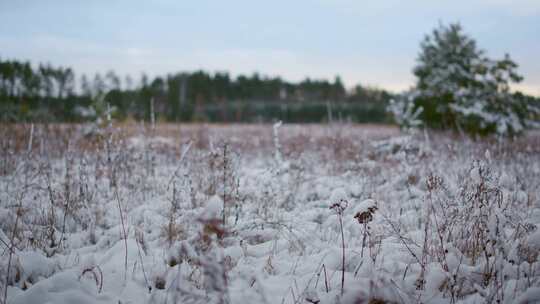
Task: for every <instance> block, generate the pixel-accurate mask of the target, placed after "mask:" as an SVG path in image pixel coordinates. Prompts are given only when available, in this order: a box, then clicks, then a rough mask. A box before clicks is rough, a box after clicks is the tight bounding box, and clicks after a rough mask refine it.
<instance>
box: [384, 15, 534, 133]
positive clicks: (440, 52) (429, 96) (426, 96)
mask: <svg viewBox="0 0 540 304" xmlns="http://www.w3.org/2000/svg"><path fill="white" fill-rule="evenodd" d="M417 61H418V64H417V66H416V67H415V68H414V75H415V76H416V77H417V83H416V88H415V89H414V98H413V100H412V101H411V100H407V99H406V98H405V99H404V100H402V101H401V103H398V104H394V105H391V110H392V112H397V115H396V114H394V115H395V117H396V120H397V122H398V123H400V124H404V125H406V122H407V121H408V120H406V119H405V120H404V119H403V117H405V118H407V115H405V116H404V115H402V114H401V113H405V114H409V116H410V115H411V114H414V113H417V111H418V109H422V110H421V111H422V113H421V115H420V116H419V118H421V120H422V121H423V122H424V124H425V125H426V126H428V127H433V128H439V129H445V128H451V129H455V130H460V131H465V132H468V133H471V134H481V135H486V134H491V133H496V134H500V135H514V134H518V133H521V132H522V131H523V130H524V129H525V128H527V127H530V126H531V124H532V121H531V117H529V116H530V115H529V114H528V113H527V112H528V110H527V109H528V108H529V107H533V106H534V107H535V108H538V103H536V104H533V103H531V102H530V100H528V99H527V98H522V97H521V96H522V95H520V94H515V93H512V92H510V84H511V83H515V82H519V81H521V80H522V77H521V76H520V75H519V74H517V72H516V69H517V64H516V63H515V62H514V61H512V60H511V59H510V57H509V56H508V55H505V57H504V58H503V59H502V60H492V59H490V58H488V57H487V56H486V55H485V54H484V51H482V50H480V49H479V48H477V46H476V41H475V40H474V39H472V38H470V37H468V36H467V35H465V34H464V33H463V32H462V29H461V26H460V25H459V24H451V25H449V26H444V25H440V26H439V28H436V29H435V30H434V31H433V33H432V34H431V35H428V36H426V38H425V39H424V41H423V42H422V43H421V52H420V55H419V57H418V59H417ZM408 94H410V93H408ZM411 102H412V104H413V105H411ZM399 109H402V110H401V111H398V110H399ZM414 118H416V117H414Z"/></svg>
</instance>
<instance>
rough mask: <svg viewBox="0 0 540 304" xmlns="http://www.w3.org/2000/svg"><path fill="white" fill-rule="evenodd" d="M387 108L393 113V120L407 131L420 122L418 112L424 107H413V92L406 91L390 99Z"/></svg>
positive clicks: (420, 112) (417, 125)
mask: <svg viewBox="0 0 540 304" xmlns="http://www.w3.org/2000/svg"><path fill="white" fill-rule="evenodd" d="M387 110H388V111H389V112H390V113H391V114H392V115H393V117H394V121H395V122H396V123H397V124H398V125H399V127H400V128H401V129H402V130H405V131H408V130H410V129H413V128H417V127H419V126H420V125H421V124H422V120H420V114H422V111H423V110H424V109H423V108H422V107H415V105H414V92H406V93H403V94H401V95H398V96H397V98H395V99H392V100H390V104H389V105H388V109H387Z"/></svg>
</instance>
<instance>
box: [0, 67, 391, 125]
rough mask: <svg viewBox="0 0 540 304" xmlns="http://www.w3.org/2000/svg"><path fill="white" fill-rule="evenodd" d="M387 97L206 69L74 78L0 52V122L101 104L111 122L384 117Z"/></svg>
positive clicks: (92, 114)
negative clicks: (152, 117)
mask: <svg viewBox="0 0 540 304" xmlns="http://www.w3.org/2000/svg"><path fill="white" fill-rule="evenodd" d="M392 97H393V94H392V93H390V92H388V91H386V90H384V89H379V88H374V87H368V86H362V85H357V86H355V87H354V88H353V89H352V90H347V89H346V88H345V87H344V85H343V83H342V81H341V79H340V77H339V76H336V77H335V79H334V80H333V81H329V80H324V79H310V78H306V79H305V80H303V81H300V82H297V83H293V82H289V81H286V80H283V79H282V78H280V77H268V76H263V75H260V74H258V73H254V74H252V75H247V76H246V75H239V76H237V77H232V76H231V75H230V74H229V73H227V72H215V73H210V72H206V71H194V72H179V73H175V74H168V75H166V76H157V77H154V78H150V77H149V76H147V75H146V74H144V73H143V74H142V75H141V76H140V77H139V79H134V78H132V76H130V75H128V76H119V75H117V74H116V73H115V72H114V71H112V70H111V71H109V72H107V73H106V74H100V73H97V74H95V75H93V76H88V75H85V74H82V75H80V76H77V74H76V73H75V71H74V70H73V69H72V68H69V67H55V66H52V65H50V64H43V63H40V64H38V65H37V66H35V65H33V64H32V63H30V62H28V61H20V60H6V59H2V58H0V121H2V122H84V121H88V120H93V119H95V118H96V117H99V116H100V115H102V113H103V112H105V111H106V109H107V107H109V106H110V107H111V109H112V111H111V112H112V115H113V116H114V118H115V119H118V120H127V119H134V120H149V119H150V113H151V112H152V110H153V112H154V113H155V115H156V119H158V120H161V121H170V122H199V121H205V122H271V121H275V120H282V121H284V122H323V121H329V120H330V121H332V120H335V121H348V122H388V121H389V119H390V118H389V116H388V115H387V113H386V107H387V105H388V103H389V101H390V100H391V99H392ZM152 108H153V109H152Z"/></svg>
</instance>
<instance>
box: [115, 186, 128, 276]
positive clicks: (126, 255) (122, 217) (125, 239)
mask: <svg viewBox="0 0 540 304" xmlns="http://www.w3.org/2000/svg"><path fill="white" fill-rule="evenodd" d="M114 194H115V196H116V202H117V203H118V211H119V212H120V222H121V224H122V232H123V233H124V247H125V255H124V284H125V283H126V281H127V269H128V244H127V233H126V225H125V224H124V214H123V212H122V204H121V203H120V196H119V195H118V189H115V191H114Z"/></svg>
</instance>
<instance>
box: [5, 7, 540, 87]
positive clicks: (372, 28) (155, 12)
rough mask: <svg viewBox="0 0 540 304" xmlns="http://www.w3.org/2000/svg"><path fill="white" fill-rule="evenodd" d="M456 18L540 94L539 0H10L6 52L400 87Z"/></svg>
mask: <svg viewBox="0 0 540 304" xmlns="http://www.w3.org/2000/svg"><path fill="white" fill-rule="evenodd" d="M363 2H365V3H363ZM457 21H459V22H460V23H461V24H462V25H463V27H464V29H465V31H466V32H467V33H468V34H470V35H471V36H472V37H473V38H475V39H476V40H477V41H478V45H479V46H480V47H481V48H482V49H484V50H486V51H487V54H488V55H489V56H490V57H494V58H497V57H501V56H503V54H504V53H506V52H507V53H509V54H510V55H511V57H512V58H513V59H514V60H515V61H516V62H517V63H518V64H519V66H520V68H519V71H520V72H521V74H522V75H524V76H525V81H524V82H523V83H522V84H521V85H520V86H519V89H521V90H524V91H526V92H528V93H530V94H535V95H539V96H540V1H539V0H514V1H503V0H492V1H487V0H486V1H479V0H467V1H463V0H453V1H430V0H423V1H420V0H416V1H411V0H408V1H400V0H395V1H394V0H390V1H359V0H335V1H330V0H318V1H307V0H297V1H291V0H289V1H279V0H270V1H256V0H247V1H234V0H226V1H219V0H216V1H206V0H202V1H201V0H198V1H182V0H178V1H172V0H171V1H164V0H161V1H135V0H121V1H120V0H119V1H114V0H96V1H90V0H89V1H82V0H81V1H75V0H66V1H38V0H35V1H31V0H26V1H8V0H0V57H2V58H3V59H6V58H16V59H24V60H31V61H32V62H33V63H37V62H50V63H52V64H53V65H65V66H71V67H73V68H74V69H75V71H76V72H77V73H78V74H81V73H94V72H102V73H104V72H106V71H107V70H110V69H114V70H115V71H116V72H117V73H119V74H128V73H129V74H131V75H132V76H134V77H137V78H138V77H139V76H140V74H141V72H143V71H145V72H147V73H148V74H149V75H158V74H161V75H163V74H166V73H172V72H177V71H180V70H195V69H204V70H208V71H211V72H213V71H229V72H230V73H231V74H232V75H237V74H239V73H243V74H246V73H248V74H251V73H253V72H259V73H261V74H265V75H270V76H278V75H279V76H282V77H283V78H285V79H287V80H292V81H297V80H300V79H303V78H305V77H306V76H309V77H311V78H328V79H333V78H334V77H335V76H336V75H340V76H341V77H342V79H343V81H344V82H345V83H346V85H347V86H349V87H350V86H352V85H354V84H356V83H361V84H364V85H374V86H379V87H383V88H387V89H391V90H394V91H398V90H402V89H406V88H408V87H410V86H411V85H412V84H413V83H414V78H413V76H412V74H411V70H412V68H413V66H414V64H415V59H416V57H417V54H418V51H419V43H420V41H421V40H422V37H423V36H424V35H425V34H427V33H429V32H430V31H431V30H432V29H433V28H434V27H435V26H437V24H438V23H439V22H443V23H449V22H457Z"/></svg>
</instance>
